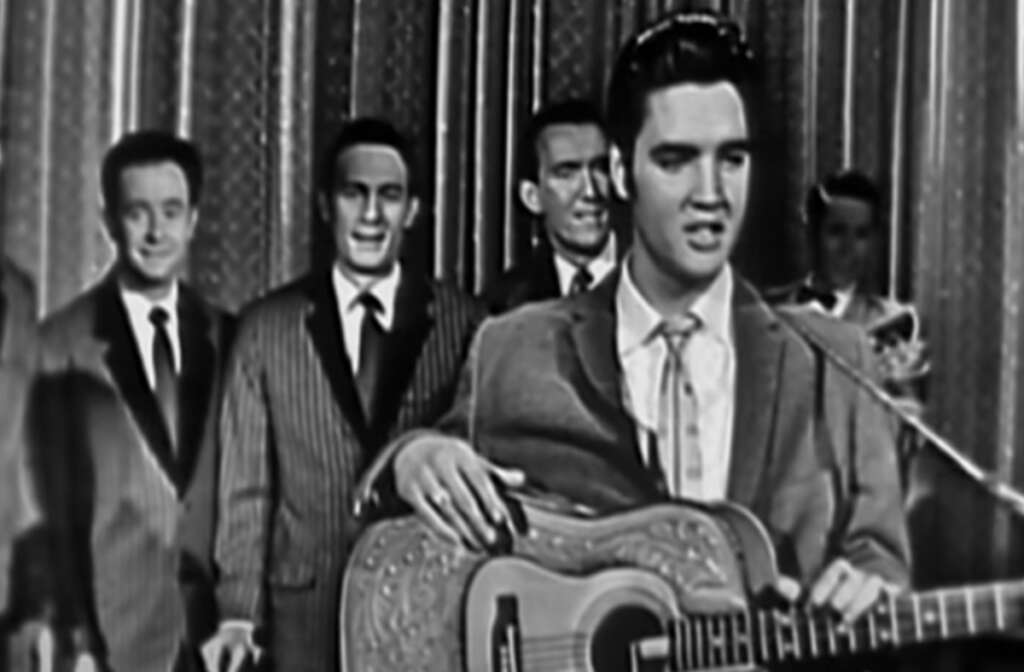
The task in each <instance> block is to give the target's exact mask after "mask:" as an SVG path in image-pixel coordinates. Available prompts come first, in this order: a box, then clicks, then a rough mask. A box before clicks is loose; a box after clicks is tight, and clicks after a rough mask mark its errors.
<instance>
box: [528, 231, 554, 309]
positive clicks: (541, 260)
mask: <svg viewBox="0 0 1024 672" xmlns="http://www.w3.org/2000/svg"><path fill="white" fill-rule="evenodd" d="M528 293H529V298H528V300H529V301H543V300H544V299H556V298H558V297H559V296H561V295H562V289H561V287H560V286H559V284H558V271H557V270H556V269H555V253H554V251H553V250H552V249H551V246H550V245H549V244H542V245H539V246H538V247H537V249H536V250H534V252H533V260H532V261H531V263H530V279H529V292H528Z"/></svg>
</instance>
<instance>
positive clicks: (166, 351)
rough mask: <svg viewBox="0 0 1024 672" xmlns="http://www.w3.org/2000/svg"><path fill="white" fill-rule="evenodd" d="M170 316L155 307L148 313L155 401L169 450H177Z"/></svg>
mask: <svg viewBox="0 0 1024 672" xmlns="http://www.w3.org/2000/svg"><path fill="white" fill-rule="evenodd" d="M168 320H170V315H168V314H167V311H166V310H164V309H163V308H160V307H156V308H154V309H153V310H151V311H150V312H149V321H150V322H152V323H153V374H154V378H155V379H156V388H155V390H154V391H155V392H156V401H157V404H158V405H159V406H160V413H161V415H162V416H163V419H164V424H165V426H166V427H167V436H168V437H170V439H171V448H172V450H174V451H175V452H177V449H178V376H177V374H175V372H174V350H173V349H172V348H171V337H170V334H168V332H167V322H168Z"/></svg>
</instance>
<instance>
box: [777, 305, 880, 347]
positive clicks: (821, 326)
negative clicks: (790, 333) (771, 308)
mask: <svg viewBox="0 0 1024 672" xmlns="http://www.w3.org/2000/svg"><path fill="white" fill-rule="evenodd" d="M775 309H776V310H777V311H778V312H779V313H780V314H781V315H782V316H783V317H786V318H788V319H790V320H792V321H793V322H795V323H796V324H797V325H798V326H801V327H803V328H804V329H806V330H807V331H809V332H810V333H811V334H813V335H814V336H815V337H817V338H818V339H820V340H821V341H823V342H824V343H825V344H827V345H829V346H830V347H831V348H833V349H834V350H836V351H837V352H839V353H840V354H842V355H844V356H846V357H851V358H852V357H857V356H859V351H860V350H862V349H863V348H864V347H865V344H866V343H867V332H866V331H865V330H864V328H863V327H862V326H861V325H858V324H854V323H851V322H846V321H844V320H842V319H840V318H838V317H834V316H832V315H829V314H827V313H824V312H822V311H821V310H818V309H816V308H814V307H812V306H810V305H796V304H791V305H784V306H777V307H776V308H775Z"/></svg>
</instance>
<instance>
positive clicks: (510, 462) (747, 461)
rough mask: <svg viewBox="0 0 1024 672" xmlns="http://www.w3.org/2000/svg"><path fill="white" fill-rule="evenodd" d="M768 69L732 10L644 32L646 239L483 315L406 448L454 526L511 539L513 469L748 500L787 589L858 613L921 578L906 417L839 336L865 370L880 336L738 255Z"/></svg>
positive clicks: (628, 501)
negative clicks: (900, 465)
mask: <svg viewBox="0 0 1024 672" xmlns="http://www.w3.org/2000/svg"><path fill="white" fill-rule="evenodd" d="M755 84H756V77H755V75H754V62H753V56H752V54H751V52H750V50H749V48H748V46H747V44H746V42H745V40H744V39H743V37H742V35H741V33H740V29H739V28H738V27H737V26H736V25H735V24H734V23H732V22H730V21H729V20H727V19H724V18H722V17H719V16H717V15H711V14H704V13H696V14H680V15H674V16H670V17H668V18H665V19H664V20H662V21H660V22H659V23H657V24H655V25H654V26H652V27H651V28H649V29H647V30H644V31H643V32H641V33H639V34H637V35H635V36H634V37H632V38H631V39H630V40H628V41H627V42H626V44H625V45H624V47H623V49H622V51H621V52H620V54H619V56H618V59H617V62H616V66H615V70H614V72H613V74H612V78H611V83H610V90H609V95H608V97H607V100H608V101H609V115H608V119H609V127H610V129H611V137H612V142H613V147H612V150H611V170H610V174H611V177H612V182H613V185H614V187H615V188H616V190H617V192H618V193H619V194H620V195H621V196H622V197H623V198H625V199H627V200H628V202H629V205H630V208H631V216H632V225H633V229H634V246H633V248H632V249H631V250H630V252H629V253H628V255H627V257H626V259H625V261H624V263H623V265H622V267H621V271H620V272H617V273H615V274H613V275H611V276H609V277H608V278H607V279H606V280H605V281H604V282H602V283H601V284H600V285H599V286H598V287H597V288H596V289H595V290H594V291H592V292H588V293H585V294H581V295H579V296H576V297H573V298H571V299H569V300H565V301H560V302H554V303H543V304H538V305H536V306H532V307H528V308H524V309H521V310H519V311H516V312H514V313H510V314H507V315H504V316H500V317H497V318H492V319H491V320H489V321H488V322H485V323H484V325H482V326H481V328H480V330H479V332H478V333H477V335H476V337H475V339H474V343H473V346H472V349H471V352H470V355H469V358H468V360H467V365H466V367H465V369H464V372H463V377H462V379H461V383H460V391H459V394H458V396H457V398H456V401H455V405H454V407H453V409H452V410H451V412H450V413H449V414H448V415H447V416H446V417H445V418H444V420H443V421H442V422H441V423H440V425H439V428H438V430H439V431H429V430H425V431H421V432H418V433H413V434H410V435H408V436H406V437H405V438H404V439H402V440H399V441H397V442H395V443H394V444H393V445H392V450H394V451H395V453H396V457H395V459H394V463H393V471H392V474H393V476H394V478H395V486H396V488H397V491H398V493H399V494H400V495H401V496H402V498H404V499H405V500H406V501H407V502H409V503H410V504H411V505H412V506H413V507H414V508H415V509H416V510H417V511H418V512H419V513H420V514H421V515H422V516H424V518H425V520H427V521H428V522H430V523H431V524H432V525H433V526H434V527H436V528H437V530H438V531H440V532H441V533H443V534H447V535H449V536H451V537H453V538H462V539H463V540H465V541H466V542H467V543H470V544H478V545H479V544H485V543H488V542H492V541H495V540H496V538H497V534H496V530H497V529H498V527H499V526H500V525H501V524H502V521H505V520H509V518H508V512H507V510H506V507H505V505H504V503H503V501H502V499H501V498H500V497H499V495H498V492H497V489H496V488H495V487H494V485H493V479H494V478H497V479H500V480H503V481H505V483H506V484H507V485H509V486H514V485H519V484H520V483H522V482H523V480H526V481H528V482H531V483H532V484H534V485H536V486H538V487H540V488H541V489H545V490H549V491H552V492H555V493H558V494H560V495H562V496H564V497H568V498H570V499H573V500H576V501H579V502H581V503H583V504H587V505H590V506H591V507H594V508H597V509H598V510H605V511H607V510H609V509H613V508H616V507H621V506H627V505H634V504H638V503H643V502H651V501H656V500H658V499H660V498H663V497H665V496H670V497H687V498H691V499H695V500H698V501H713V500H719V499H729V500H732V501H734V502H738V503H740V504H743V505H745V506H747V507H749V508H750V509H751V510H752V511H753V512H754V513H755V514H756V515H757V517H758V518H760V520H761V521H762V522H763V523H764V524H765V526H766V528H767V530H768V532H769V534H770V535H771V538H772V541H773V542H774V545H775V548H776V552H777V557H778V560H779V562H780V565H781V569H782V571H783V572H784V573H786V574H787V575H789V576H788V577H787V579H786V580H782V581H780V583H779V586H778V587H779V590H780V592H782V593H783V595H784V596H786V597H791V598H796V597H797V596H798V594H799V593H800V592H801V591H800V588H801V587H803V589H804V591H803V595H804V596H805V597H806V599H807V600H808V601H809V602H810V603H813V604H816V605H827V606H830V607H831V608H834V609H835V610H836V611H837V612H838V614H840V615H841V616H842V617H844V618H846V619H848V620H851V621H852V620H853V619H856V618H857V617H858V616H859V615H861V614H862V613H864V612H865V610H867V609H868V608H869V607H870V606H871V605H872V604H873V603H874V602H875V601H876V599H877V598H879V596H880V595H881V594H883V591H884V590H886V589H887V587H888V586H898V585H903V584H905V583H906V581H907V562H908V558H907V544H906V532H905V528H904V521H903V516H902V512H901V499H900V492H899V484H898V481H897V470H896V451H895V449H894V446H893V441H894V438H893V436H892V432H891V429H890V425H889V423H888V422H887V421H886V419H885V416H884V413H883V411H882V409H881V408H880V407H879V405H878V404H876V403H875V402H874V401H873V399H872V398H871V397H870V395H869V394H868V393H866V391H865V390H864V389H863V388H862V387H861V386H860V385H858V384H855V383H854V381H853V380H852V379H851V378H850V377H849V376H847V375H846V374H845V373H843V372H842V371H840V370H839V368H837V367H836V366H835V365H834V363H833V360H832V359H830V358H829V357H827V356H826V355H825V353H824V348H823V347H822V345H825V346H827V348H828V349H829V350H830V351H831V352H832V353H834V354H838V355H839V356H841V357H842V358H843V359H845V360H847V362H848V363H850V364H851V365H852V366H855V367H866V366H867V363H868V362H869V361H870V359H871V352H870V348H869V345H868V344H867V342H866V339H865V338H864V337H863V335H862V333H861V332H859V331H857V330H856V329H854V328H851V327H850V326H848V325H845V324H843V323H840V322H838V321H836V320H833V319H830V318H828V317H825V316H822V315H820V314H817V313H814V312H812V311H806V310H803V311H800V310H795V311H790V312H785V313H779V312H775V311H773V310H771V309H770V308H769V307H768V306H767V305H766V304H765V303H764V302H763V301H762V300H761V299H760V298H759V297H758V295H757V293H756V292H755V290H754V289H753V288H752V287H751V286H750V285H749V284H748V283H747V282H745V281H744V280H743V278H742V277H740V276H739V274H738V273H736V272H735V271H734V269H733V268H732V267H731V265H730V264H729V262H728V259H729V255H730V253H731V251H732V249H733V247H734V244H735V242H736V238H737V235H738V234H739V232H740V227H741V224H742V222H743V219H744V214H745V211H746V206H747V200H748V198H747V197H748V189H749V185H750V177H751V171H752V168H753V165H752V164H753V154H752V147H754V146H756V145H755V143H756V139H757V133H756V132H757V130H758V128H757V124H756V122H757V117H756V108H755V105H756V98H755V97H754V91H753V88H754V85H755ZM809 334H810V335H809ZM499 465H500V466H499ZM794 579H795V580H794Z"/></svg>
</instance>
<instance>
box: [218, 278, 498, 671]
mask: <svg viewBox="0 0 1024 672" xmlns="http://www.w3.org/2000/svg"><path fill="white" fill-rule="evenodd" d="M482 316H483V309H482V306H480V305H479V304H477V302H476V301H474V300H473V299H471V298H469V297H468V296H466V295H464V294H463V293H461V292H460V291H458V290H455V289H454V288H452V287H449V286H447V285H444V284H440V283H436V282H432V281H429V280H427V279H425V278H420V277H418V276H416V275H414V274H413V273H411V272H403V275H402V280H401V282H400V285H399V289H398V292H397V294H396V299H395V311H394V322H393V325H392V329H391V330H390V331H389V332H388V335H387V337H386V341H385V344H384V351H385V356H384V358H383V361H384V370H385V372H386V373H385V376H384V379H383V382H382V383H381V384H380V385H378V395H377V398H376V400H375V402H374V404H373V405H372V414H371V417H370V418H366V417H364V414H363V411H362V408H361V405H360V402H359V399H358V392H357V390H356V387H355V383H354V382H353V373H352V366H351V364H350V362H349V361H348V357H347V355H346V354H345V349H344V345H343V336H342V332H341V329H342V327H341V320H340V317H339V312H338V305H337V301H336V298H335V293H334V290H333V286H332V283H331V275H330V271H329V270H326V271H320V272H316V273H313V274H311V275H309V276H307V277H306V278H304V279H302V280H300V281H298V282H296V283H294V284H292V285H289V286H287V287H284V288H282V289H280V290H277V291H275V292H273V293H272V294H270V295H269V296H267V297H265V298H263V299H261V300H259V301H258V302H256V303H255V304H254V305H252V306H251V307H250V308H248V309H247V310H246V311H245V314H244V317H243V319H242V323H241V326H240V329H239V335H238V340H237V342H236V344H235V347H234V349H233V354H232V356H231V361H230V364H229V374H228V378H227V383H226V393H225V398H224V405H223V411H222V416H221V423H220V441H221V449H222V456H223V457H222V465H221V481H220V512H219V523H218V529H217V541H216V559H217V563H218V567H219V570H220V572H221V576H220V583H219V585H218V591H217V594H218V599H219V603H220V607H221V612H222V614H223V617H224V618H225V619H244V620H246V621H249V622H251V623H253V624H255V625H256V626H257V635H258V636H259V637H261V638H262V639H263V643H264V644H266V645H267V648H268V650H269V655H270V656H271V658H272V660H273V666H274V669H282V670H289V671H291V670H297V671H301V670H331V671H332V672H333V671H334V670H336V669H337V666H338V652H337V633H338V595H339V590H340V580H341V573H342V570H343V568H344V565H345V561H346V558H347V555H348V549H349V547H350V546H351V544H352V543H353V542H354V541H355V538H356V534H357V531H358V530H357V523H356V520H355V518H354V516H353V512H352V501H351V500H352V494H353V490H354V488H355V485H356V482H357V480H358V478H359V476H360V474H361V472H362V470H363V468H364V466H365V465H367V464H368V463H369V461H370V460H372V459H373V456H374V454H375V452H376V451H377V449H378V448H379V447H380V446H382V445H384V444H385V443H386V442H387V441H388V440H389V439H391V438H392V437H394V436H396V435H398V434H399V433H401V432H403V431H405V430H407V429H410V428H414V427H419V426H423V425H426V424H429V423H432V422H434V421H436V420H437V418H439V417H440V415H441V414H442V413H443V412H444V411H445V410H446V409H447V408H448V406H449V404H450V401H451V398H452V395H453V393H454V389H455V384H456V381H457V379H458V371H459V368H460V366H461V364H462V362H463V360H464V357H465V353H466V351H467V349H468V345H469V342H470V338H471V336H472V332H473V330H474V329H475V327H476V325H477V324H478V323H479V321H480V319H481V318H482Z"/></svg>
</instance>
